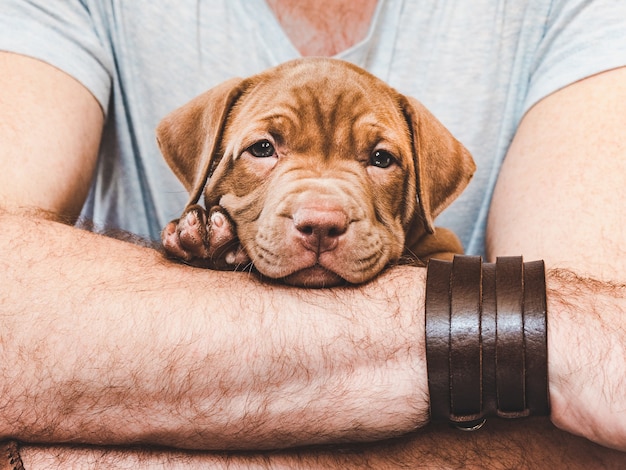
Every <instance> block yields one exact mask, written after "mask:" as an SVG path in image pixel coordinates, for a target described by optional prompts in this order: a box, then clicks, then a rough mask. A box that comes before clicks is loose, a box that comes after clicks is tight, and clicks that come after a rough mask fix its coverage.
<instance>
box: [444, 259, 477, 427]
mask: <svg viewBox="0 0 626 470" xmlns="http://www.w3.org/2000/svg"><path fill="white" fill-rule="evenodd" d="M450 279H451V280H450V293H451V295H450V394H451V397H450V420H451V421H452V422H454V423H456V424H460V425H463V424H468V425H469V426H470V427H473V426H475V425H476V424H477V422H478V421H479V420H482V417H483V416H482V409H483V405H482V401H483V400H482V369H481V362H482V356H481V351H480V347H481V345H480V311H481V302H482V299H481V290H482V289H481V259H480V257H479V256H463V257H456V258H454V261H453V264H452V274H451V277H450Z"/></svg>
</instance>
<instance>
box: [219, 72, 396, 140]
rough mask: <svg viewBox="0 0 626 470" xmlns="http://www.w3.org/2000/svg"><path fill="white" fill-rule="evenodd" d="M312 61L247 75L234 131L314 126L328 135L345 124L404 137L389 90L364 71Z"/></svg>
mask: <svg viewBox="0 0 626 470" xmlns="http://www.w3.org/2000/svg"><path fill="white" fill-rule="evenodd" d="M312 65H313V64H306V65H303V66H296V67H288V68H279V69H275V70H274V71H272V72H271V73H266V74H262V75H259V76H257V77H254V78H253V79H251V82H250V84H249V87H248V89H247V90H246V92H244V94H243V95H242V96H241V98H240V99H239V101H238V102H237V104H236V106H235V108H234V109H233V113H232V116H231V122H232V123H234V124H236V125H235V127H236V128H238V129H243V128H249V129H252V128H254V127H255V126H257V127H264V128H265V129H267V130H268V131H269V132H273V131H276V132H279V131H280V130H283V131H284V129H290V130H291V131H292V133H297V132H301V131H302V129H303V128H311V127H312V126H314V127H316V128H317V129H318V130H319V131H320V132H321V133H322V135H326V136H329V137H330V136H331V135H335V134H336V133H337V132H338V131H339V130H340V129H345V128H346V126H347V125H349V127H350V129H351V131H350V132H357V130H358V129H361V130H363V131H364V132H368V133H376V134H380V138H381V139H389V140H395V139H398V140H399V139H404V137H406V134H407V131H408V129H407V124H406V120H405V118H404V115H403V113H402V111H401V109H400V106H399V104H398V98H397V97H398V94H397V93H396V92H395V91H394V90H393V89H392V88H390V87H389V86H387V85H386V84H385V83H383V82H382V81H380V80H378V79H376V78H374V77H373V76H371V75H369V74H367V73H366V72H362V71H359V70H353V69H352V68H348V67H345V66H330V67H328V66H327V67H319V68H316V67H314V66H312ZM346 132H347V130H346ZM396 134H398V135H396ZM347 137H348V136H342V138H347Z"/></svg>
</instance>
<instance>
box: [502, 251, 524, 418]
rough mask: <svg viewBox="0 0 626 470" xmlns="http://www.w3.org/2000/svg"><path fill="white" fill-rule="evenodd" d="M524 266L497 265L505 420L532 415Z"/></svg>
mask: <svg viewBox="0 0 626 470" xmlns="http://www.w3.org/2000/svg"><path fill="white" fill-rule="evenodd" d="M523 266H524V265H523V262H522V258H521V257H506V258H498V259H497V261H496V390H497V398H498V415H499V416H502V417H503V418H518V417H522V416H527V415H528V410H527V409H526V375H525V357H524V320H523V315H524V273H523Z"/></svg>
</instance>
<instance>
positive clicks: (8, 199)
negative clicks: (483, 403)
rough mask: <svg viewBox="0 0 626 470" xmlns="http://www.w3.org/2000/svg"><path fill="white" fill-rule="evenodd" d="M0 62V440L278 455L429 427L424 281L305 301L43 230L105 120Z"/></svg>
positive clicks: (74, 188) (30, 70)
mask: <svg viewBox="0 0 626 470" xmlns="http://www.w3.org/2000/svg"><path fill="white" fill-rule="evenodd" d="M0 61H2V62H1V63H0V68H1V69H2V70H3V73H2V74H1V76H0V119H2V120H1V121H0V141H2V142H3V145H2V146H1V147H0V162H1V164H2V168H3V171H2V172H0V201H1V202H2V204H1V205H2V210H1V211H0V220H1V222H2V228H3V230H2V231H1V232H0V252H1V253H2V256H1V257H0V272H2V273H3V274H2V276H3V277H2V283H0V309H1V312H0V322H1V324H0V341H1V344H2V349H1V350H0V368H1V369H2V377H3V378H4V380H3V382H2V384H1V385H0V418H1V419H0V437H10V436H11V437H16V438H19V439H21V440H25V441H30V442H67V441H72V442H89V443H109V444H112V443H133V442H147V443H163V444H169V445H176V446H181V447H192V448H235V447H239V448H242V447H249V448H251V447H281V446H288V445H293V444H296V443H313V442H321V441H332V440H344V439H376V438H380V437H386V436H389V435H394V434H396V435H397V434H400V433H403V432H406V431H409V430H411V429H413V428H414V427H415V426H417V425H419V423H423V422H424V421H425V420H426V406H427V399H426V390H425V387H426V378H425V372H424V370H425V368H424V364H423V345H421V342H422V338H423V325H422V324H421V323H420V322H419V316H417V317H416V316H415V315H414V311H415V310H416V309H419V308H420V307H419V306H420V305H421V303H422V300H421V299H422V295H423V292H422V291H423V288H422V285H421V282H420V280H421V277H423V274H424V273H423V271H422V270H420V271H411V272H408V271H406V270H405V271H403V272H396V273H389V274H388V275H387V276H386V277H383V278H382V279H381V280H380V281H379V282H377V283H374V284H372V285H371V286H369V287H368V288H367V289H365V290H364V291H357V290H351V289H343V290H334V291H330V290H328V291H310V292H307V291H303V290H297V289H290V288H286V287H280V286H270V285H263V284H261V283H259V282H258V281H256V280H255V279H254V278H253V277H250V276H248V275H246V274H241V273H220V272H215V271H207V270H197V269H191V268H189V267H184V266H179V265H176V264H174V263H171V262H167V261H165V260H164V259H163V258H162V257H161V256H160V255H159V254H158V253H157V252H155V251H153V250H149V249H145V248H141V247H138V246H134V245H131V244H128V243H124V242H120V241H116V240H112V239H109V238H106V237H103V236H98V235H95V234H92V233H88V232H85V231H82V230H78V229H76V228H74V227H71V226H68V225H63V224H61V223H58V222H55V221H53V220H49V219H50V218H60V219H62V220H68V219H69V220H72V219H74V218H75V217H76V216H77V215H78V212H79V210H80V207H81V204H82V203H83V201H84V199H85V195H86V192H87V189H88V183H89V179H90V177H91V174H92V172H93V168H94V165H95V161H96V155H97V149H98V145H99V138H100V132H101V127H102V112H101V110H100V108H99V106H98V104H97V102H96V100H95V99H94V98H93V96H91V94H89V92H88V91H87V90H86V89H84V88H83V87H82V85H80V84H79V83H77V82H76V81H74V80H73V79H71V78H70V77H68V76H67V75H65V74H64V73H62V72H60V71H58V70H56V69H54V68H53V67H51V66H49V65H46V64H44V63H41V62H38V61H35V60H32V59H27V58H24V57H20V56H16V55H12V54H0ZM38 213H43V214H45V216H37V214H38ZM48 215H52V217H48ZM389 331H398V332H399V334H398V335H394V336H390V335H388V334H386V332H389ZM364 390H367V393H364V392H363V391H364ZM385 417H387V418H388V419H387V418H385Z"/></svg>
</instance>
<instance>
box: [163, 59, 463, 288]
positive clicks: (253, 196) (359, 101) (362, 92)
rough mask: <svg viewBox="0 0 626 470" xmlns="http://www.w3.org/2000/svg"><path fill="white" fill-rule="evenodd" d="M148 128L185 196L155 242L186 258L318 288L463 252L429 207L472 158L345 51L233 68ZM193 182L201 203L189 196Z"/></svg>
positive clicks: (442, 198)
mask: <svg viewBox="0 0 626 470" xmlns="http://www.w3.org/2000/svg"><path fill="white" fill-rule="evenodd" d="M157 136H158V141H159V145H160V147H161V151H162V152H163V155H164V156H165V159H166V160H167V162H168V164H169V165H170V166H171V168H172V170H173V171H174V173H175V174H176V175H177V176H178V178H179V179H180V180H181V181H182V182H183V184H184V185H185V187H186V188H187V190H188V191H189V192H190V196H191V197H190V202H189V204H188V206H187V209H186V210H185V212H184V213H183V216H182V217H181V218H180V219H177V220H174V221H173V222H171V223H170V224H168V226H167V227H166V228H165V229H164V231H163V235H162V241H163V245H164V247H165V249H166V251H167V252H168V253H169V254H170V255H172V256H174V257H176V258H180V259H183V260H185V261H186V262H188V263H189V264H192V265H196V266H203V267H210V268H216V269H236V268H237V267H244V268H245V267H250V266H252V265H253V266H254V268H256V270H258V272H260V273H261V274H262V275H264V276H267V277H269V278H273V279H280V280H282V281H284V282H286V283H289V284H294V285H302V286H311V287H323V286H333V285H337V284H340V283H345V282H347V283H361V282H365V281H368V280H369V279H371V278H372V277H374V276H376V274H378V273H379V272H380V271H381V270H382V269H384V268H385V266H388V265H389V264H390V263H395V262H397V261H398V260H399V259H400V258H401V257H403V256H408V257H410V258H411V259H412V260H413V262H416V263H420V262H421V263H424V262H425V261H426V260H428V259H429V258H430V257H435V256H436V257H443V258H450V257H451V256H452V255H453V254H454V253H461V252H462V247H461V245H460V243H459V241H458V239H457V238H456V236H455V235H454V234H452V233H451V232H450V231H448V230H445V229H437V230H436V231H435V229H434V226H433V220H434V218H435V217H436V216H437V215H438V214H439V213H440V212H441V211H442V210H443V209H444V208H445V207H446V206H447V205H448V204H450V202H451V201H452V200H453V199H454V198H455V197H456V196H457V195H458V194H459V193H460V192H461V191H462V190H463V189H464V188H465V186H466V185H467V183H468V182H469V180H470V178H471V176H472V174H473V172H474V169H475V165H474V161H473V159H472V157H471V156H470V154H469V152H468V151H467V150H466V149H465V148H464V147H463V146H462V145H461V144H460V143H459V142H458V141H457V140H456V139H454V137H453V136H452V135H451V134H450V133H449V132H448V131H447V130H446V129H445V128H444V127H443V125H442V124H441V123H440V122H439V121H437V119H436V118H435V117H434V116H433V115H432V114H430V113H429V112H428V111H427V110H426V109H425V108H424V107H423V106H422V105H421V104H420V103H419V102H418V101H416V100H415V99H412V98H409V97H406V96H403V95H401V94H400V93H398V92H397V91H395V90H394V89H392V88H390V87H389V86H388V85H386V84H385V83H383V82H382V81H380V80H379V79H377V78H375V77H374V76H372V75H370V74H369V73H367V72H366V71H364V70H362V69H360V68H358V67H356V66H354V65H351V64H349V63H346V62H342V61H338V60H333V59H319V58H316V59H300V60H296V61H292V62H288V63H286V64H283V65H281V66H278V67H276V68H273V69H270V70H268V71H265V72H263V73H261V74H259V75H255V76H253V77H250V78H247V79H232V80H230V81H227V82H225V83H223V84H221V85H219V86H217V87H215V88H213V89H211V90H209V91H207V92H206V93H204V94H202V95H200V96H199V97H197V98H195V99H194V100H192V101H191V102H190V103H188V104H186V105H184V106H183V107H181V108H179V109H178V110H176V111H174V112H172V113H171V114H169V115H168V116H167V117H166V118H165V119H164V120H163V121H162V122H161V123H160V124H159V126H158V129H157ZM207 181H208V182H207ZM205 187H206V189H205ZM203 191H204V196H205V207H207V208H214V209H213V210H212V211H211V212H210V213H209V214H207V213H206V212H205V211H204V209H202V208H201V207H200V206H197V205H195V203H196V202H197V201H198V199H199V198H200V196H201V195H202V192H203Z"/></svg>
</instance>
